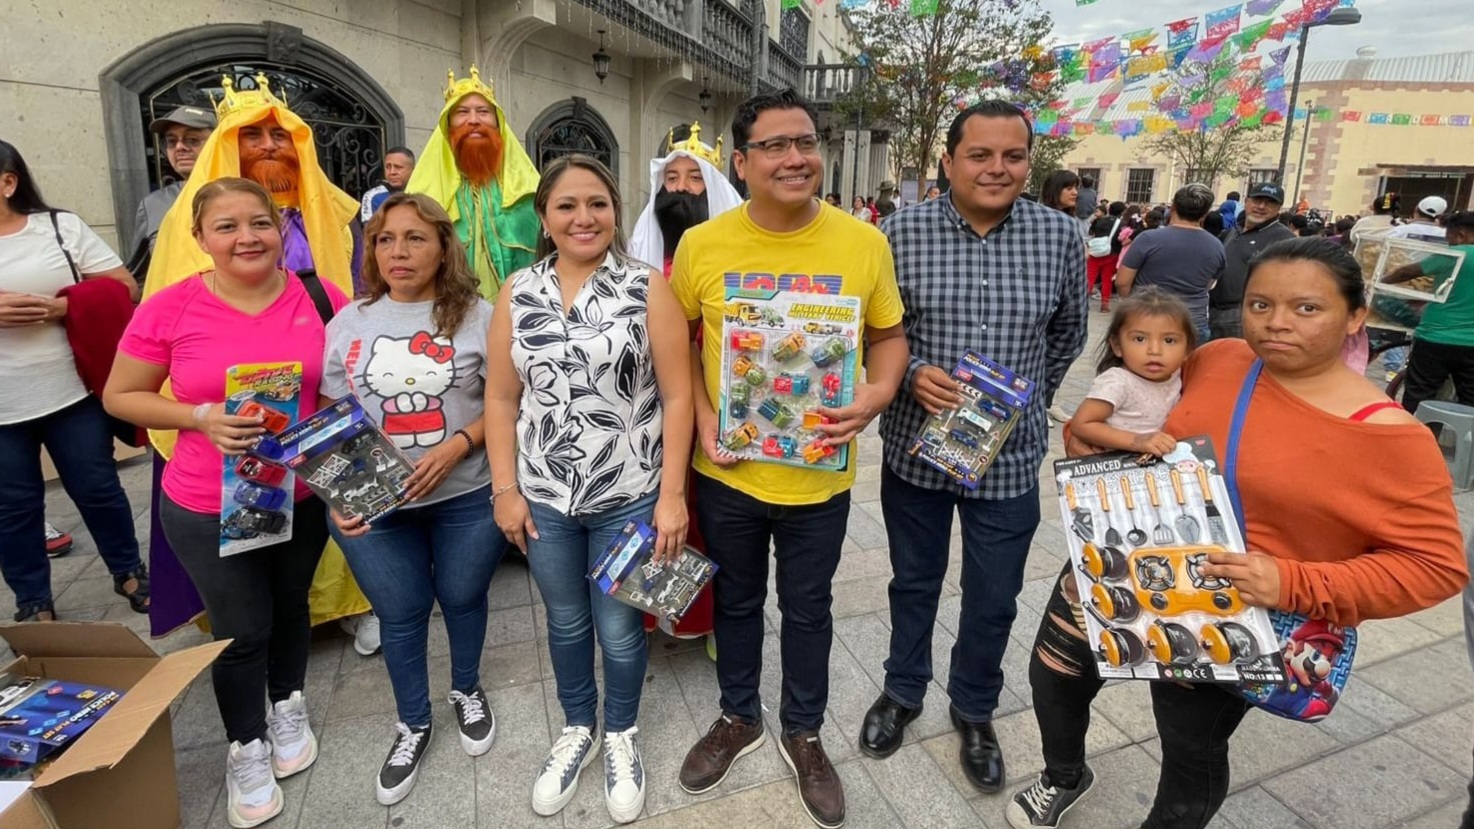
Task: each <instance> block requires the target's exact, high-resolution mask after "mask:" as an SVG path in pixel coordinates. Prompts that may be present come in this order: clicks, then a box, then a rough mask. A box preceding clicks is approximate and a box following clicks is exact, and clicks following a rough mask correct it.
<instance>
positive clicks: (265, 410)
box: [220, 363, 302, 556]
mask: <svg viewBox="0 0 1474 829" xmlns="http://www.w3.org/2000/svg"><path fill="white" fill-rule="evenodd" d="M301 394H302V364H301V363H253V364H246V365H238V366H231V367H230V368H229V369H227V370H226V373H225V413H226V414H231V415H237V416H239V417H259V418H260V419H261V425H262V427H263V428H265V429H266V434H265V436H263V437H262V439H261V441H260V442H258V443H257V444H256V446H255V447H253V448H252V449H250V450H249V451H248V452H247V453H246V454H245V455H226V456H225V460H224V466H223V469H222V470H221V486H220V555H222V556H228V555H234V554H236V553H240V552H245V551H246V550H251V549H254V548H256V547H262V546H265V545H267V544H277V543H280V542H282V541H285V540H287V539H289V538H291V537H292V509H293V506H292V505H293V499H292V489H293V485H294V483H295V480H294V479H293V477H292V475H291V473H289V472H288V471H287V469H286V467H284V466H282V465H281V463H280V457H279V456H278V455H277V454H276V450H277V448H278V445H277V443H276V441H275V436H276V435H277V434H279V433H280V432H281V431H282V430H283V429H286V428H287V427H288V426H289V425H291V423H292V422H293V421H294V420H296V419H297V414H298V412H299V407H300V398H301Z"/></svg>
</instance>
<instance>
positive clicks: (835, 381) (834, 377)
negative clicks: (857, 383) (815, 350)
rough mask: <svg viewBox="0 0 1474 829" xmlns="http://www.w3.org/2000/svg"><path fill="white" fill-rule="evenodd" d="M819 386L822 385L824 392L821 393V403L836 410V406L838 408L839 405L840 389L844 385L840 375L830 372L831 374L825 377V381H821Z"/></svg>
mask: <svg viewBox="0 0 1474 829" xmlns="http://www.w3.org/2000/svg"><path fill="white" fill-rule="evenodd" d="M819 384H820V387H821V388H822V391H821V392H820V398H821V400H820V402H822V403H823V404H824V405H825V406H828V407H830V408H834V407H835V406H838V405H839V392H840V389H841V388H842V387H843V385H844V384H843V383H842V382H841V381H840V379H839V375H838V374H835V373H834V372H830V373H828V374H826V375H824V379H823V380H820V381H819Z"/></svg>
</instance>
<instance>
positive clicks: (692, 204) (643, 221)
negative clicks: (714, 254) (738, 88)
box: [630, 122, 742, 278]
mask: <svg viewBox="0 0 1474 829" xmlns="http://www.w3.org/2000/svg"><path fill="white" fill-rule="evenodd" d="M677 132H685V133H687V134H686V135H685V136H683V137H682V138H680V139H677V137H676V135H677ZM741 203H742V196H741V195H739V194H738V193H737V188H735V187H733V186H732V183H731V182H729V181H727V177H726V176H724V175H722V140H721V139H720V138H718V139H717V144H716V147H711V146H709V145H707V144H704V143H702V141H701V124H699V123H696V122H692V124H691V127H690V129H689V130H686V129H685V128H684V127H678V128H676V129H673V130H671V131H670V133H669V134H668V135H667V136H666V138H665V156H664V157H662V158H656V159H652V160H651V162H650V201H649V202H648V203H647V204H646V205H645V210H644V212H643V213H641V214H640V219H639V221H637V222H635V230H634V233H633V234H632V235H631V236H630V255H631V256H633V257H634V258H635V259H638V260H640V261H641V262H645V263H648V264H649V265H651V266H653V267H659V268H660V270H661V272H662V273H664V274H665V275H666V277H667V278H669V277H670V262H671V257H672V256H674V255H675V252H676V243H678V242H680V240H681V236H682V235H683V234H684V233H685V232H686V231H687V230H689V229H691V228H693V227H695V226H696V225H699V224H701V223H702V222H704V221H706V220H707V219H710V218H713V217H715V216H719V215H721V214H722V213H725V212H727V211H728V210H731V209H732V208H734V207H736V206H737V205H739V204H741Z"/></svg>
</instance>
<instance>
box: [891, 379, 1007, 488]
mask: <svg viewBox="0 0 1474 829" xmlns="http://www.w3.org/2000/svg"><path fill="white" fill-rule="evenodd" d="M952 377H953V379H956V380H959V381H961V382H960V383H959V390H960V392H961V394H962V398H963V401H962V405H961V406H958V407H957V408H955V409H952V410H950V411H944V412H942V413H941V414H936V415H933V416H932V417H931V418H930V419H929V420H927V422H926V425H924V426H922V428H921V433H920V434H918V435H917V436H916V439H915V440H914V441H913V442H912V443H911V449H910V452H911V454H912V455H915V456H916V457H918V458H920V459H921V460H923V461H926V462H927V463H929V464H931V465H932V466H934V467H936V468H937V469H939V470H941V471H943V472H945V473H947V474H948V475H949V476H951V478H952V479H953V480H954V481H956V482H957V483H959V484H962V485H963V486H964V487H967V488H968V489H977V488H978V484H979V483H980V482H981V481H982V479H983V473H984V472H987V471H988V467H989V466H990V465H992V463H993V459H994V458H996V457H998V452H999V450H1001V449H1002V448H1003V443H1004V441H1006V440H1008V435H1009V433H1010V432H1012V431H1013V427H1014V425H1015V424H1017V423H1018V421H1019V418H1020V417H1022V416H1023V411H1024V409H1025V408H1027V407H1028V405H1029V398H1030V397H1032V396H1033V393H1034V384H1033V382H1032V381H1029V380H1025V379H1024V378H1022V377H1020V376H1018V375H1017V374H1014V373H1013V372H1012V371H1009V370H1008V369H1006V368H1004V367H1003V366H1000V365H998V364H997V363H995V362H993V361H992V360H989V359H988V358H987V357H984V356H982V355H981V354H978V353H976V352H973V351H969V352H967V353H965V354H963V355H962V359H961V360H959V361H957V367H956V368H954V369H953V370H952Z"/></svg>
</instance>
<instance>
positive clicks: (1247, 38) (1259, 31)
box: [1234, 20, 1274, 52]
mask: <svg viewBox="0 0 1474 829" xmlns="http://www.w3.org/2000/svg"><path fill="white" fill-rule="evenodd" d="M1273 24H1274V21H1272V20H1265V21H1262V22H1260V23H1255V24H1254V25H1252V26H1250V27H1249V28H1247V29H1244V30H1243V31H1241V32H1239V33H1238V34H1237V35H1234V42H1235V43H1237V44H1238V46H1239V48H1240V49H1242V50H1244V51H1245V52H1252V51H1254V48H1255V47H1256V46H1258V45H1259V41H1261V40H1264V38H1265V37H1266V36H1267V35H1268V34H1269V27H1270V26H1271V25H1273Z"/></svg>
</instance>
